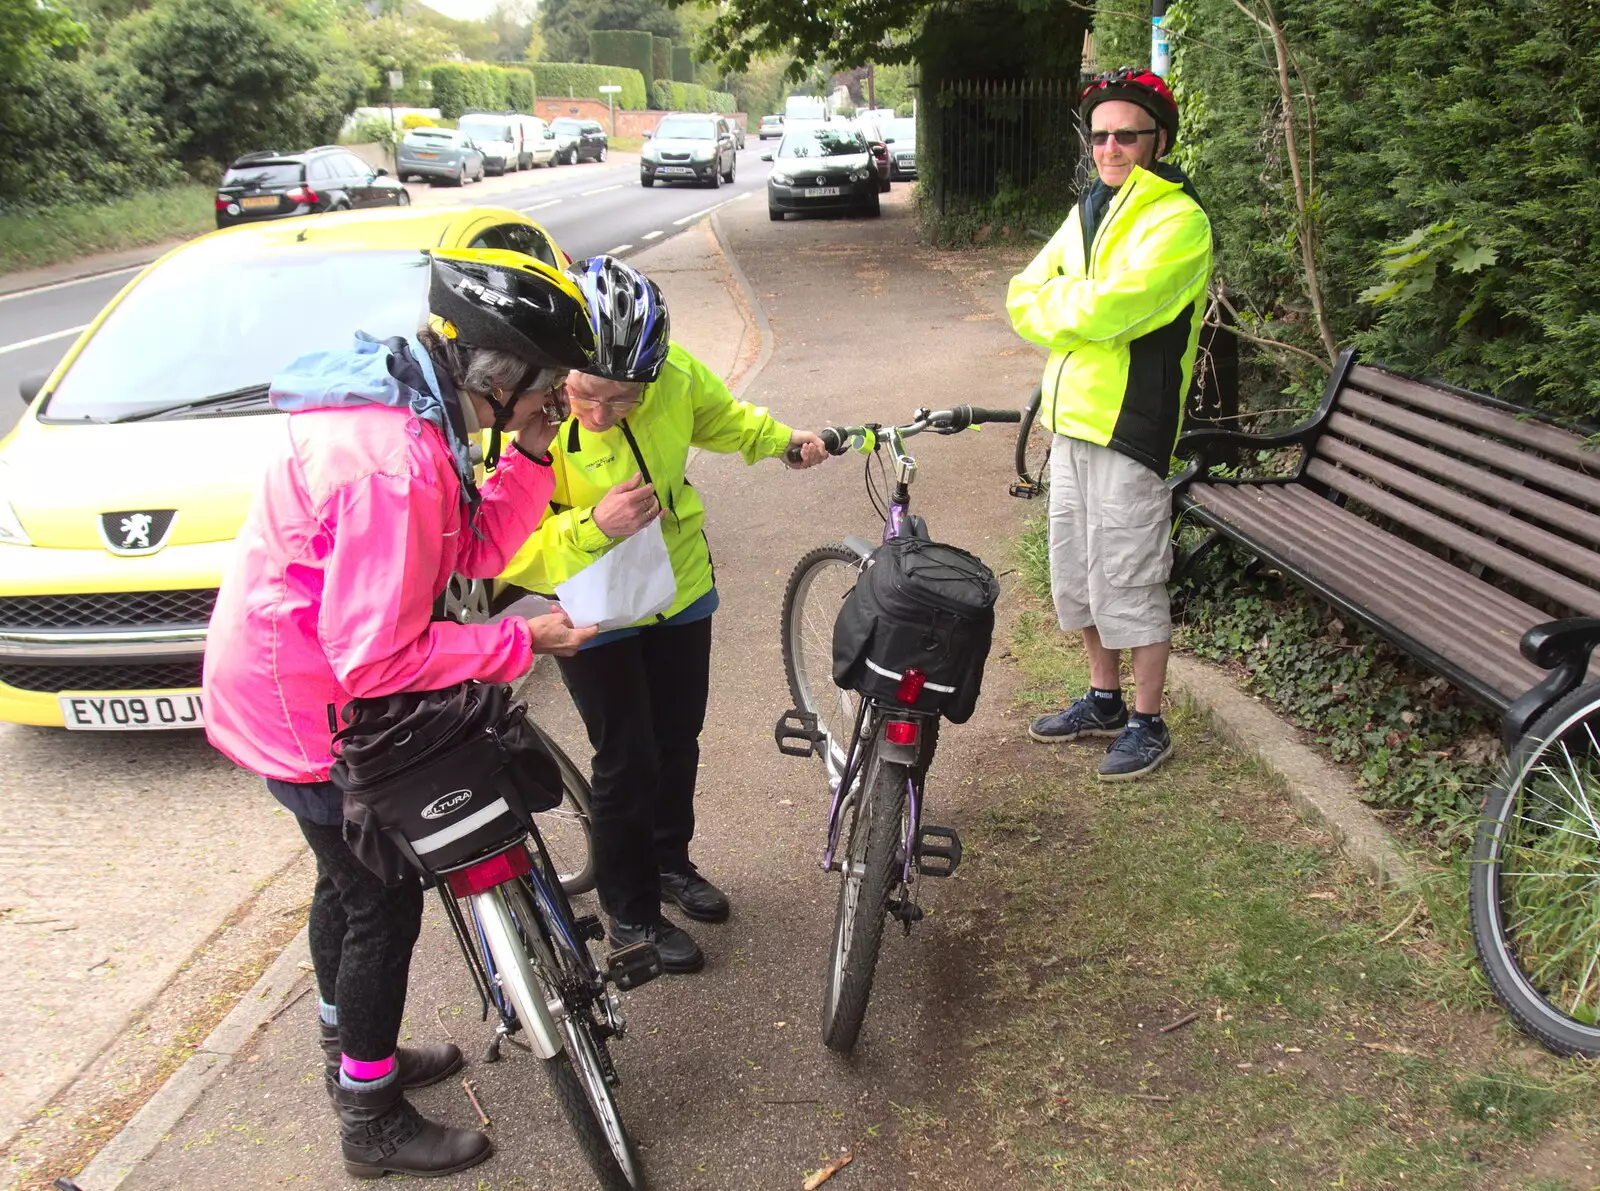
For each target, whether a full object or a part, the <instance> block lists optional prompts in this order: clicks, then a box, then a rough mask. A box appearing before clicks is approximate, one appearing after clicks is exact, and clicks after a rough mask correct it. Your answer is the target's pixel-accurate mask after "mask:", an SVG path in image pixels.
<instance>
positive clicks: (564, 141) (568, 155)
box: [550, 116, 611, 165]
mask: <svg viewBox="0 0 1600 1191" xmlns="http://www.w3.org/2000/svg"><path fill="white" fill-rule="evenodd" d="M550 128H551V129H552V130H553V131H554V132H555V134H556V160H557V161H564V162H566V163H567V164H568V165H577V164H578V162H580V161H604V160H605V159H606V154H607V150H608V147H609V145H610V143H611V142H610V140H609V139H608V138H607V136H606V130H605V129H604V128H601V127H600V124H599V121H596V120H578V119H575V118H573V117H570V116H562V117H559V118H558V119H555V120H552V121H550Z"/></svg>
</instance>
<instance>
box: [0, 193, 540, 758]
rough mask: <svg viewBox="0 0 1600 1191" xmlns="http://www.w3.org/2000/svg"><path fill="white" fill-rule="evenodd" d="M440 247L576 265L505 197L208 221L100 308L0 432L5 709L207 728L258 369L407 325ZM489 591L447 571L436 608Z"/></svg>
mask: <svg viewBox="0 0 1600 1191" xmlns="http://www.w3.org/2000/svg"><path fill="white" fill-rule="evenodd" d="M434 247H444V248H469V247H470V248H509V249H513V250H516V251H520V252H525V253H527V254H529V255H530V256H535V257H538V258H540V259H542V260H544V261H545V262H546V263H549V264H552V265H555V266H556V267H558V268H560V267H564V266H565V265H566V264H567V263H568V262H567V258H566V256H565V255H564V254H563V253H562V252H561V251H560V249H559V248H557V247H556V245H555V243H554V241H552V240H551V238H550V237H549V235H548V234H547V233H546V232H545V231H544V229H543V228H541V227H540V226H539V225H538V224H536V223H534V222H532V221H531V220H530V219H528V218H527V216H525V215H522V214H520V213H519V212H516V211H511V210H506V209H503V208H497V207H469V208H461V207H453V208H439V207H434V208H425V209H422V210H417V209H414V208H406V207H401V208H390V209H385V210H376V211H350V212H342V213H341V214H339V215H338V216H335V217H331V218H330V217H327V216H311V217H308V218H304V219H291V220H284V221H281V222H274V223H270V224H260V225H254V226H244V227H238V228H232V229H229V230H227V231H220V232H213V233H212V234H210V235H207V236H202V237H201V238H199V239H197V240H194V241H192V242H190V243H188V244H185V245H184V246H183V247H181V248H177V249H174V250H173V251H172V252H169V253H168V254H167V255H166V256H164V257H162V258H161V259H160V260H159V261H157V262H156V263H155V264H153V265H151V266H150V267H149V268H147V269H145V270H144V271H143V272H141V273H140V274H139V275H138V276H137V277H135V278H134V279H133V280H132V281H131V282H129V283H128V285H127V286H125V287H124V288H123V290H122V292H121V293H119V294H118V295H117V296H116V297H115V298H113V299H112V300H111V302H110V303H109V304H108V305H107V306H106V308H105V309H104V310H102V311H101V312H100V315H99V317H98V318H96V319H95V321H94V322H93V323H92V324H91V325H90V326H89V328H88V329H87V330H85V331H84V332H83V334H82V335H80V336H79V337H78V340H77V342H76V343H74V344H73V346H72V349H71V350H70V351H68V352H67V354H66V356H65V357H63V358H62V360H61V363H60V364H58V365H57V366H56V368H55V370H54V372H52V373H51V374H50V377H49V379H48V380H46V381H45V384H44V387H43V388H42V389H41V390H40V392H39V395H38V396H37V397H36V398H35V399H34V401H33V402H32V404H31V405H30V407H29V410H28V412H27V413H26V414H25V415H23V419H22V421H21V422H19V423H18V424H17V426H16V428H15V429H13V430H12V432H11V433H10V434H9V435H7V436H6V437H5V439H4V440H3V441H0V721H9V722H11V723H19V724H41V725H47V726H57V727H67V728H76V729H90V730H113V731H115V730H142V729H149V728H195V727H200V726H202V711H201V704H200V692H199V687H200V661H201V655H202V654H203V652H204V649H205V637H206V622H207V621H208V620H209V618H210V615H211V606H212V603H213V601H214V600H215V598H216V591H217V586H218V584H219V583H220V582H221V578H222V572H223V568H224V566H225V565H226V564H227V561H228V557H229V554H230V552H231V548H232V542H233V539H234V536H235V535H236V534H237V533H238V531H239V527H240V526H241V524H242V523H243V521H244V517H245V513H246V512H247V510H248V508H249V505H250V501H251V498H252V497H253V496H254V494H255V490H256V486H257V483H258V480H259V477H260V475H261V473H262V471H263V470H264V468H265V466H266V462H267V457H268V454H269V453H270V452H272V451H274V450H276V449H277V445H278V443H279V442H280V441H281V437H280V436H279V435H277V434H274V433H272V432H271V429H270V427H268V426H266V425H264V424H263V423H264V420H265V419H270V418H280V417H286V416H287V415H285V414H281V413H278V412H277V411H275V410H273V409H272V407H271V406H270V405H269V404H268V403H267V400H266V384H267V382H268V381H269V380H270V379H271V378H272V376H273V374H274V373H275V372H276V371H277V370H278V368H279V367H281V366H282V365H283V364H286V363H288V361H290V360H292V359H293V358H295V357H296V356H298V355H301V354H302V353H304V352H308V351H317V350H321V349H328V348H347V347H349V345H350V342H351V338H352V336H353V335H354V333H355V332H356V331H357V330H362V331H367V332H369V333H371V334H373V335H376V336H378V337H379V338H384V337H387V336H390V335H407V334H411V333H413V332H414V331H415V330H416V329H417V327H418V325H419V324H420V323H421V320H422V318H423V315H424V313H425V309H426V307H425V299H426V294H427V276H428V274H427V267H426V258H425V257H424V256H423V255H422V254H421V251H420V250H421V249H425V248H434ZM488 598H489V592H488V589H487V588H486V587H485V586H484V585H482V584H466V583H460V584H458V585H456V586H454V587H453V589H452V592H451V598H450V601H449V602H450V604H451V607H450V609H449V610H450V611H451V612H452V613H454V614H456V615H462V616H473V615H477V614H481V613H483V612H486V611H487V602H488Z"/></svg>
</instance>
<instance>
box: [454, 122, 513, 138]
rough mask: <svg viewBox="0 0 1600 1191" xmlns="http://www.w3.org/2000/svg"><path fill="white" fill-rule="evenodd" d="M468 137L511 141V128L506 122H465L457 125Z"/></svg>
mask: <svg viewBox="0 0 1600 1191" xmlns="http://www.w3.org/2000/svg"><path fill="white" fill-rule="evenodd" d="M457 127H458V128H460V129H461V131H462V132H464V133H466V134H467V135H468V136H475V137H477V138H478V139H479V140H484V141H509V140H511V139H512V138H511V126H510V125H509V124H507V123H506V122H505V121H504V120H463V121H461V123H460V124H458V125H457Z"/></svg>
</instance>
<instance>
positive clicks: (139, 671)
mask: <svg viewBox="0 0 1600 1191" xmlns="http://www.w3.org/2000/svg"><path fill="white" fill-rule="evenodd" d="M0 683H4V684H5V685H6V686H9V687H14V688H15V689H17V690H19V691H48V692H51V693H54V692H56V691H171V690H180V689H182V688H184V687H197V686H199V685H200V663H199V662H198V661H194V662H157V663H154V664H147V665H142V666H141V665H121V666H98V665H93V666H55V665H34V664H32V663H29V662H0Z"/></svg>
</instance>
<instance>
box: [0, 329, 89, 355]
mask: <svg viewBox="0 0 1600 1191" xmlns="http://www.w3.org/2000/svg"><path fill="white" fill-rule="evenodd" d="M88 325H89V324H88V323H84V324H83V327H87V326H88ZM83 327H68V328H67V329H66V330H65V331H51V332H50V334H48V335H40V336H38V337H37V338H34V339H24V340H22V342H20V343H8V344H6V345H5V346H4V347H0V356H3V355H5V354H6V353H7V352H19V351H21V350H22V349H23V348H25V347H32V346H33V345H34V344H36V343H49V342H50V341H51V340H52V339H65V338H66V337H67V336H68V335H76V334H77V333H78V332H79V331H81V330H83Z"/></svg>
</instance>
